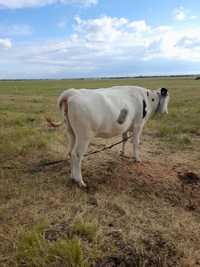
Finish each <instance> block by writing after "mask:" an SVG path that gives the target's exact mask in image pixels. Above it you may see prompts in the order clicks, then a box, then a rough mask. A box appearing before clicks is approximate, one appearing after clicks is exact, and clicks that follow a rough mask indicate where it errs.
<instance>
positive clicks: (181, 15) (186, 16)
mask: <svg viewBox="0 0 200 267" xmlns="http://www.w3.org/2000/svg"><path fill="white" fill-rule="evenodd" d="M173 16H174V19H175V20H177V21H184V20H195V19H197V18H198V16H196V15H191V12H190V10H186V9H185V8H184V7H182V6H180V7H178V8H175V9H174V10H173Z"/></svg>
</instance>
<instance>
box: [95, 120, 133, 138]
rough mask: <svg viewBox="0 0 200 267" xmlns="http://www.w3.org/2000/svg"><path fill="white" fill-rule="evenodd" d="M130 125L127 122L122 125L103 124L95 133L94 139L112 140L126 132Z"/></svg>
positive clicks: (116, 123)
mask: <svg viewBox="0 0 200 267" xmlns="http://www.w3.org/2000/svg"><path fill="white" fill-rule="evenodd" d="M130 125H131V121H130V120H127V121H126V122H124V124H119V123H118V122H117V121H116V122H114V123H108V124H107V125H105V124H104V126H103V127H102V128H99V129H98V131H97V132H96V137H101V138H112V137H115V136H119V135H121V134H122V133H124V132H126V131H127V130H128V129H129V128H130Z"/></svg>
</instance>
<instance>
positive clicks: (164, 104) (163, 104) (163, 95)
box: [156, 88, 169, 113]
mask: <svg viewBox="0 0 200 267" xmlns="http://www.w3.org/2000/svg"><path fill="white" fill-rule="evenodd" d="M157 94H158V97H159V102H158V106H157V110H156V111H157V112H159V113H168V103H169V92H168V90H167V89H166V88H161V89H160V90H159V91H158V92H157Z"/></svg>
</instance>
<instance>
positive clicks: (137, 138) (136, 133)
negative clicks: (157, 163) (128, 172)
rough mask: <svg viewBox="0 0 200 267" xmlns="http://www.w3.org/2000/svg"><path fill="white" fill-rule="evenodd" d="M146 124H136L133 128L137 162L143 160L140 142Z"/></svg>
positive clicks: (134, 152)
mask: <svg viewBox="0 0 200 267" xmlns="http://www.w3.org/2000/svg"><path fill="white" fill-rule="evenodd" d="M143 126H144V124H143V123H142V124H139V125H135V126H134V129H133V136H134V139H133V158H134V159H135V161H136V162H141V158H140V153H139V144H140V136H141V133H142V129H143Z"/></svg>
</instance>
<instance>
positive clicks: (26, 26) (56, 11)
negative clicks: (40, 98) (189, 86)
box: [0, 0, 200, 79]
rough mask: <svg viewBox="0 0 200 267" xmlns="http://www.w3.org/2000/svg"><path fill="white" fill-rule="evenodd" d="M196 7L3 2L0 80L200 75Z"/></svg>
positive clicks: (87, 0)
mask: <svg viewBox="0 0 200 267" xmlns="http://www.w3.org/2000/svg"><path fill="white" fill-rule="evenodd" d="M199 14H200V1H198V0H190V1H188V0H187V1H186V0H173V1H172V0H168V1H160V0H159V1H158V0H140V1H136V0H124V1H122V0H0V79H6V78H9V79H11V78H13V79H16V78H71V77H73V78H75V77H99V76H115V75H116V76H121V75H125V76H126V75H160V74H161V75H163V74H189V73H200V35H199V32H200V15H199Z"/></svg>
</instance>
